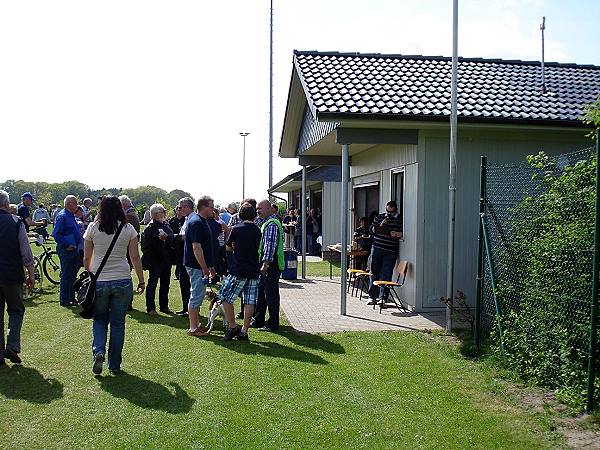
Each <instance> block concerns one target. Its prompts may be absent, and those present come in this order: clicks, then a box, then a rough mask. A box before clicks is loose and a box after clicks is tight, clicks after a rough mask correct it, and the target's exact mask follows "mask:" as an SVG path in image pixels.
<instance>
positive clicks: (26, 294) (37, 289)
mask: <svg viewBox="0 0 600 450" xmlns="http://www.w3.org/2000/svg"><path fill="white" fill-rule="evenodd" d="M33 274H34V282H33V286H32V287H30V288H27V287H26V285H25V283H23V298H24V299H25V300H28V299H30V298H32V297H34V296H36V295H38V294H40V293H41V292H42V282H43V277H42V269H41V262H40V258H38V257H37V256H34V257H33ZM27 278H29V273H28V272H27V269H25V279H27Z"/></svg>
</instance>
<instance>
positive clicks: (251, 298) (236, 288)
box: [219, 275, 258, 305]
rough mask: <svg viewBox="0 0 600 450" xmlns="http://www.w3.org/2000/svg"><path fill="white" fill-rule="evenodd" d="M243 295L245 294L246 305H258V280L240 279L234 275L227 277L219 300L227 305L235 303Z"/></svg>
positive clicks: (220, 291)
mask: <svg viewBox="0 0 600 450" xmlns="http://www.w3.org/2000/svg"><path fill="white" fill-rule="evenodd" d="M241 293H243V294H244V304H246V305H256V300H257V298H258V278H257V279H252V278H238V277H236V276H234V275H227V277H226V278H225V280H224V281H223V284H222V285H221V289H220V290H219V298H220V299H221V300H222V301H224V302H225V303H233V302H234V301H235V299H236V298H237V297H239V296H240V294H241Z"/></svg>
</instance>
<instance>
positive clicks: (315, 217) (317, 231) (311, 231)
mask: <svg viewBox="0 0 600 450" xmlns="http://www.w3.org/2000/svg"><path fill="white" fill-rule="evenodd" d="M322 234H323V232H322V222H321V216H320V214H319V210H318V209H316V208H313V209H311V210H310V215H309V216H308V217H307V219H306V239H307V241H308V239H310V240H311V242H309V243H308V244H307V247H308V249H307V250H309V254H310V255H313V256H320V253H321V246H320V245H319V244H318V242H317V239H318V238H319V236H321V235H322Z"/></svg>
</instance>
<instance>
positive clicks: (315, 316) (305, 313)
mask: <svg viewBox="0 0 600 450" xmlns="http://www.w3.org/2000/svg"><path fill="white" fill-rule="evenodd" d="M285 283H286V285H287V286H288V288H286V289H280V294H281V307H282V309H283V311H284V313H285V315H286V317H287V318H288V321H289V322H290V324H291V325H292V327H294V329H296V330H298V331H304V332H310V333H315V332H319V333H328V332H341V331H371V330H396V331H416V330H427V329H429V330H431V329H441V328H443V324H444V320H445V315H444V312H443V311H436V312H432V313H422V314H416V313H415V314H403V315H394V314H393V313H397V312H398V309H397V308H387V309H384V310H383V311H382V312H381V314H380V313H379V308H376V309H375V310H374V309H373V308H372V306H368V305H367V304H366V300H362V301H361V300H359V299H358V298H356V297H352V296H351V295H348V297H347V303H346V313H347V315H346V316H342V315H341V314H340V310H339V308H340V279H339V278H338V279H334V280H329V278H314V279H312V280H304V281H303V280H297V281H286V282H285ZM290 285H293V286H294V287H293V288H290Z"/></svg>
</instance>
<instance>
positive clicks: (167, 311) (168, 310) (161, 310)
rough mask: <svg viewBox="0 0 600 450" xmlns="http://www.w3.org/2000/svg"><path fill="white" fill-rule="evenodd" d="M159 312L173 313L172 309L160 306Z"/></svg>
mask: <svg viewBox="0 0 600 450" xmlns="http://www.w3.org/2000/svg"><path fill="white" fill-rule="evenodd" d="M160 312H161V313H163V314H173V311H171V310H170V309H169V308H160Z"/></svg>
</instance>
